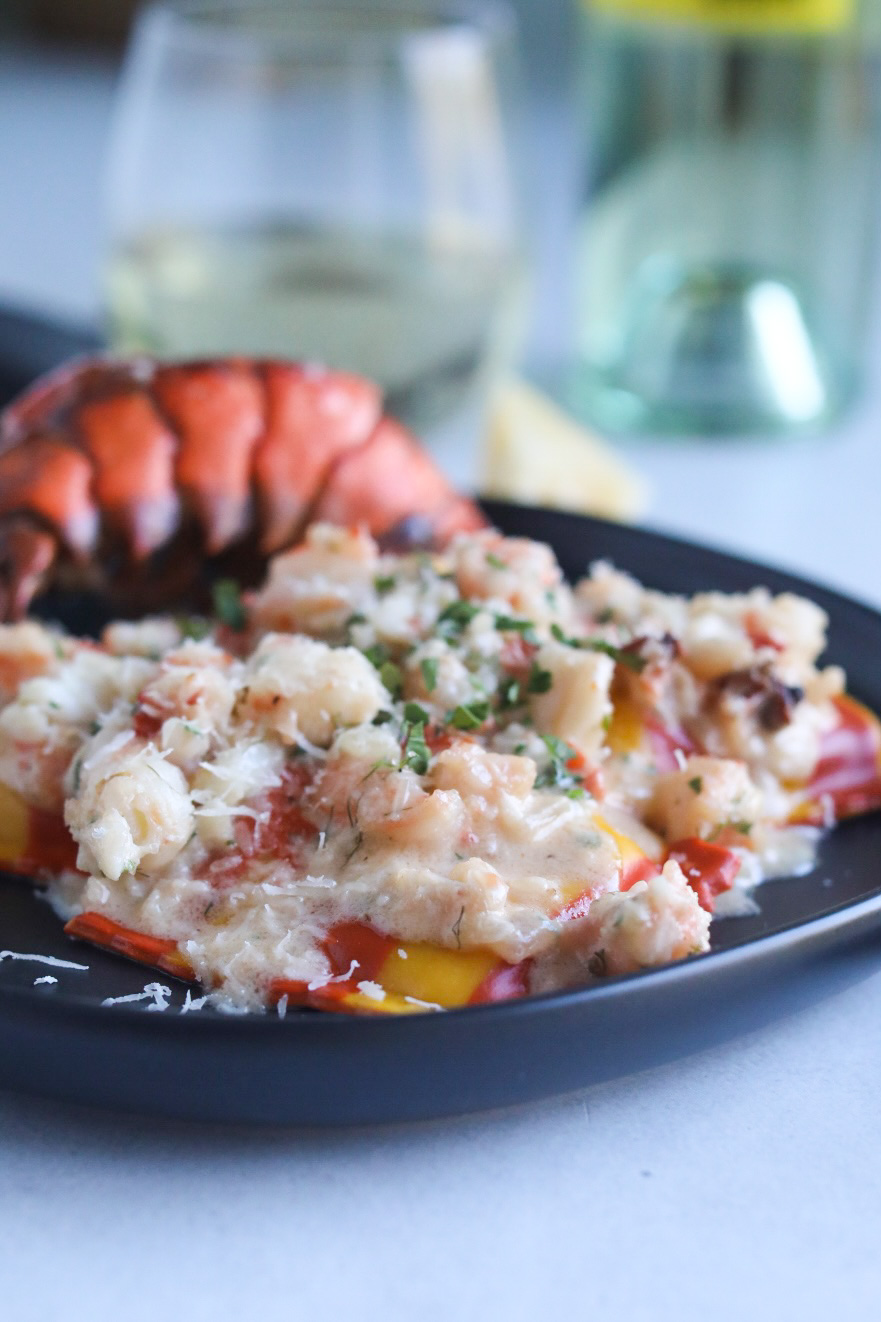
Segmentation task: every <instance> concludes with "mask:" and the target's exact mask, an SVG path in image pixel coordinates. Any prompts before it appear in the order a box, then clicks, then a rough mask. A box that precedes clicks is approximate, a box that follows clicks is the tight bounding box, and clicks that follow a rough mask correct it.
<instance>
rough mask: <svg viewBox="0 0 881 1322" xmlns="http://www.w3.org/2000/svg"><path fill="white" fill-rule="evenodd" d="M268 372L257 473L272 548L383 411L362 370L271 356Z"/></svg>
mask: <svg viewBox="0 0 881 1322" xmlns="http://www.w3.org/2000/svg"><path fill="white" fill-rule="evenodd" d="M263 380H264V385H265V390H266V427H265V431H264V435H263V438H262V440H261V441H260V444H259V445H258V447H257V451H256V453H255V456H254V480H255V483H256V487H257V497H258V501H259V505H260V512H261V527H262V531H261V536H260V546H261V549H262V550H263V551H264V553H265V554H267V555H269V554H271V553H272V552H273V551H277V550H279V548H281V547H283V546H287V545H288V544H289V543H290V542H291V541H293V539H294V537H295V536H296V535H297V534H298V533H299V531H300V529H301V528H302V525H303V523H304V522H305V519H306V517H307V515H308V513H309V509H310V506H311V505H312V502H313V501H314V500H315V497H316V496H317V495H318V492H319V491H320V489H321V487H322V485H323V483H324V480H325V478H326V477H327V474H328V472H329V471H330V469H331V467H332V466H333V464H334V463H335V462H336V460H337V459H338V458H339V456H340V455H341V454H343V453H344V452H345V451H346V450H349V449H351V448H352V447H354V446H358V445H362V444H363V443H364V442H365V441H366V440H367V439H368V438H369V437H370V435H371V434H372V432H373V431H374V429H375V427H376V425H377V423H378V422H379V419H380V417H381V416H382V395H381V393H380V390H379V388H378V387H377V386H375V385H373V384H372V382H370V381H365V380H364V379H363V378H362V377H358V376H351V375H349V374H347V373H343V372H328V371H324V370H323V369H321V368H309V367H301V366H299V365H295V364H286V363H269V364H268V365H267V366H266V368H265V370H264V376H263ZM345 522H350V520H345Z"/></svg>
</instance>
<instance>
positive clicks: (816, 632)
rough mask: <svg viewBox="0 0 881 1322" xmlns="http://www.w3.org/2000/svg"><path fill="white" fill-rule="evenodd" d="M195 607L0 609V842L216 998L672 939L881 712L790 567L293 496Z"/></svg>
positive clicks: (848, 770) (788, 830) (343, 1004)
mask: <svg viewBox="0 0 881 1322" xmlns="http://www.w3.org/2000/svg"><path fill="white" fill-rule="evenodd" d="M217 604H218V611H219V618H217V619H216V620H201V619H200V620H191V621H185V622H180V621H174V620H171V619H148V620H144V621H143V622H141V623H136V624H132V623H118V624H114V625H111V626H110V627H109V628H108V629H107V630H106V632H105V634H104V637H103V639H102V641H101V643H100V645H97V646H96V645H95V644H94V643H91V642H85V641H82V640H78V639H74V638H71V637H68V636H67V635H64V634H62V633H60V632H58V631H54V630H50V629H48V628H44V627H42V626H40V625H38V624H35V623H33V622H27V623H24V624H19V625H7V626H3V627H2V628H0V685H2V693H3V697H4V701H5V705H4V706H3V709H2V711H0V781H2V784H3V786H5V787H6V788H5V791H4V803H5V801H6V798H8V799H9V804H10V807H9V812H8V813H7V827H6V831H7V835H8V837H9V838H8V839H6V838H4V839H2V840H0V851H2V856H3V858H4V859H5V860H6V862H7V865H8V866H9V865H11V866H18V867H19V868H20V869H21V870H23V871H28V872H31V873H40V872H42V873H44V874H48V873H50V872H52V873H54V874H55V875H54V876H53V878H52V879H51V880H50V881H49V889H50V894H51V897H52V899H53V901H54V903H55V904H56V906H57V907H58V908H59V909H61V910H62V911H63V913H64V915H65V917H66V918H68V919H69V920H70V921H69V930H70V931H71V932H72V933H73V934H74V935H80V936H84V937H86V938H88V939H91V940H94V941H97V942H99V943H100V944H103V945H107V946H110V947H111V948H113V949H118V950H121V951H123V952H124V953H126V954H129V955H134V956H135V957H136V958H142V959H143V960H145V961H146V962H149V963H152V964H156V965H158V966H159V967H161V968H164V969H166V970H168V971H170V972H176V973H179V974H181V975H182V976H189V977H195V978H197V979H198V980H199V981H200V982H201V983H202V984H203V985H204V986H205V987H206V988H208V989H210V990H212V992H213V993H214V994H215V995H216V997H217V998H218V999H220V1000H221V1001H223V1002H226V1003H228V1004H231V1005H235V1006H244V1007H249V1008H252V1007H259V1006H262V1005H265V1004H266V1003H280V1005H281V1008H282V1009H283V1008H284V1007H285V1006H286V1005H287V1004H289V1003H298V1004H312V1005H317V1006H323V1007H327V1008H343V1009H350V1010H369V1011H381V1010H392V1011H408V1010H419V1009H424V1008H428V1007H431V1008H436V1007H440V1006H454V1005H462V1004H467V1003H475V1002H479V1001H487V1000H495V999H503V998H505V997H508V996H513V995H522V994H524V993H525V992H528V991H547V990H551V989H555V988H560V987H567V986H572V985H574V984H578V983H582V982H585V981H588V980H590V979H593V978H599V977H603V976H607V975H609V974H617V973H627V972H631V971H634V970H638V969H642V968H646V967H650V966H653V965H657V964H663V963H666V962H667V961H670V960H675V959H681V958H683V957H685V956H687V955H690V954H693V953H697V952H700V951H704V950H706V949H707V948H708V942H709V927H710V919H711V914H712V913H713V911H714V910H715V911H716V912H717V913H719V912H725V913H730V912H737V911H742V910H743V909H744V907H748V906H749V905H750V903H751V901H750V900H749V898H748V895H747V892H748V891H749V890H750V889H751V888H752V887H753V886H755V885H756V884H757V883H758V882H760V881H763V880H765V879H766V878H768V877H772V876H775V875H780V874H790V873H793V872H797V871H799V870H801V869H804V868H807V867H808V866H810V864H811V862H812V859H813V855H814V850H815V846H816V842H817V839H818V836H819V833H820V831H821V829H822V828H823V827H824V826H828V825H830V824H831V823H832V822H833V821H834V820H835V819H836V817H838V816H843V815H845V814H847V813H849V812H853V811H862V810H864V809H865V808H867V807H871V806H874V805H875V804H876V803H877V802H878V801H879V799H881V784H879V755H878V748H879V737H878V725H877V723H876V722H875V720H874V718H873V717H871V716H870V715H869V713H867V712H865V711H864V709H862V708H861V707H859V705H858V704H857V703H855V702H853V701H852V700H851V699H849V698H846V697H845V696H844V676H843V674H842V672H841V671H840V670H839V669H838V668H837V667H826V668H825V669H818V668H817V664H816V662H817V657H818V655H819V654H820V652H821V651H822V648H823V646H824V638H825V623H826V621H825V617H824V615H823V613H822V611H820V610H819V608H818V607H816V606H814V605H812V604H811V603H810V602H808V601H804V600H800V599H798V598H796V597H793V596H786V595H784V596H780V597H772V596H770V595H769V594H768V593H767V592H766V591H764V590H762V589H756V590H755V591H753V592H751V593H748V594H746V595H739V596H723V595H721V594H718V593H705V594H701V595H699V596H696V597H693V598H691V599H690V600H686V599H685V598H682V597H675V596H666V595H662V594H660V593H657V592H652V591H648V590H646V589H644V588H643V587H641V586H640V585H639V584H638V583H636V582H635V581H634V580H633V579H632V578H630V577H628V576H627V575H626V574H623V573H620V572H618V571H616V570H614V569H613V568H611V567H610V566H609V565H605V564H598V565H595V566H594V568H593V570H592V572H591V574H590V576H589V577H588V578H586V579H585V580H584V581H582V582H581V583H579V584H578V585H577V586H576V587H575V588H574V589H573V588H571V587H570V586H568V585H567V584H566V583H565V582H564V581H563V578H562V574H561V571H560V569H559V566H558V565H557V563H556V561H555V559H554V557H553V555H552V553H551V551H550V550H549V549H548V548H547V547H545V546H542V545H539V544H538V543H535V542H531V541H527V540H522V539H511V538H505V537H503V536H501V535H500V534H498V533H496V532H493V531H486V532H478V533H471V534H462V535H460V536H458V537H457V538H455V539H454V540H453V542H452V543H451V544H450V546H449V547H448V549H447V551H446V552H445V553H444V554H443V555H439V556H438V555H429V554H426V553H419V554H409V555H389V554H382V553H380V551H379V549H378V547H377V545H376V544H375V543H374V541H373V540H372V539H371V538H370V537H369V536H368V535H367V534H366V533H364V532H362V531H357V530H346V529H342V528H337V527H333V526H330V525H324V524H317V525H315V526H313V527H312V528H311V530H310V531H309V534H308V536H307V539H306V541H305V543H304V544H303V545H302V546H301V547H300V548H299V549H297V550H294V551H290V552H288V553H286V554H283V555H280V556H278V557H276V559H275V560H274V561H273V562H272V564H271V566H270V569H269V574H268V578H267V581H266V584H265V586H264V587H263V588H262V590H261V591H259V592H256V593H254V594H252V595H250V596H249V597H247V598H245V599H244V600H242V599H240V598H239V597H238V596H237V594H236V592H235V590H234V588H233V587H232V586H231V585H228V584H227V585H223V586H222V587H221V589H220V591H219V592H218V598H217ZM14 803H19V804H21V805H23V807H22V810H21V812H20V813H19V816H18V817H16V815H15V813H14V812H13V811H12V808H13V806H14ZM10 813H11V816H10ZM62 813H63V820H64V823H65V824H66V828H67V832H68V833H69V836H68V835H65V832H64V831H62V830H60V829H59V819H60V817H61V815H62ZM10 823H11V825H10ZM53 823H54V824H55V826H54V829H50V827H52V824H53ZM71 837H72V840H73V842H75V847H76V852H75V859H74V858H73V857H70V858H69V860H68V861H69V863H70V865H71V866H69V867H67V868H66V869H64V870H63V871H62V872H61V874H60V876H59V875H58V864H59V859H60V858H62V857H63V855H64V846H65V843H66V841H67V840H69V839H70V838H71ZM74 865H75V866H74Z"/></svg>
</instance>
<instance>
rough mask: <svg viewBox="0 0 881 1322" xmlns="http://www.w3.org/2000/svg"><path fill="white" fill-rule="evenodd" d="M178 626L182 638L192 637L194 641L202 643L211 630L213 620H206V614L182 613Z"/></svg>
mask: <svg viewBox="0 0 881 1322" xmlns="http://www.w3.org/2000/svg"><path fill="white" fill-rule="evenodd" d="M177 627H178V629H180V636H181V638H192V639H193V641H194V642H196V643H200V642H201V641H202V639H203V638H207V637H208V635H209V633H210V632H211V621H210V620H206V619H205V616H204V615H181V616H179V617H178V620H177Z"/></svg>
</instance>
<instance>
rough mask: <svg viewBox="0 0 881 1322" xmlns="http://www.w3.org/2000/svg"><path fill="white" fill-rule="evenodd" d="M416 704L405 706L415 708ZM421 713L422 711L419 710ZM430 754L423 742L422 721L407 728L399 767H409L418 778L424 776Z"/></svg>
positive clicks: (423, 729) (423, 728)
mask: <svg viewBox="0 0 881 1322" xmlns="http://www.w3.org/2000/svg"><path fill="white" fill-rule="evenodd" d="M416 705H417V704H416V703H408V704H407V706H408V707H410V706H416ZM419 710H420V711H421V710H422V709H421V708H419ZM429 757H430V753H429V751H428V745H427V744H426V742H425V723H424V721H418V722H415V723H414V724H413V725H408V726H407V734H406V737H405V739H404V756H403V758H402V761H401V765H402V766H405V767H410V769H411V770H412V771H415V772H416V774H417V775H418V776H424V775H425V773H426V771H427V770H428V761H429Z"/></svg>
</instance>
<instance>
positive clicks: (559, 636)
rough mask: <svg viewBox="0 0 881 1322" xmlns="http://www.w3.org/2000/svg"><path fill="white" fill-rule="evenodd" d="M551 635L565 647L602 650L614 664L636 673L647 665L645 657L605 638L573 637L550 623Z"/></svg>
mask: <svg viewBox="0 0 881 1322" xmlns="http://www.w3.org/2000/svg"><path fill="white" fill-rule="evenodd" d="M551 635H552V636H553V637H554V638H556V640H557V642H558V643H565V645H566V646H567V647H580V648H582V649H583V650H585V651H588V652H604V653H605V655H606V656H610V657H611V658H612V660H613V661H614V662H615V664H616V665H619V666H626V667H627V669H628V670H633V671H635V673H636V674H637V675H638V674H640V673H641V672H642V671H643V670H645V668H646V665H647V662H646V659H645V657H644V656H640V655H639V653H638V652H629V651H628V650H627V649H626V648H624V647H616V646H615V644H614V643H609V642H606V640H605V638H573V637H571V636H569V635H567V634H565V633H564V632H563V630H562V629H561V628H560V626H559V624H552V625H551Z"/></svg>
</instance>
